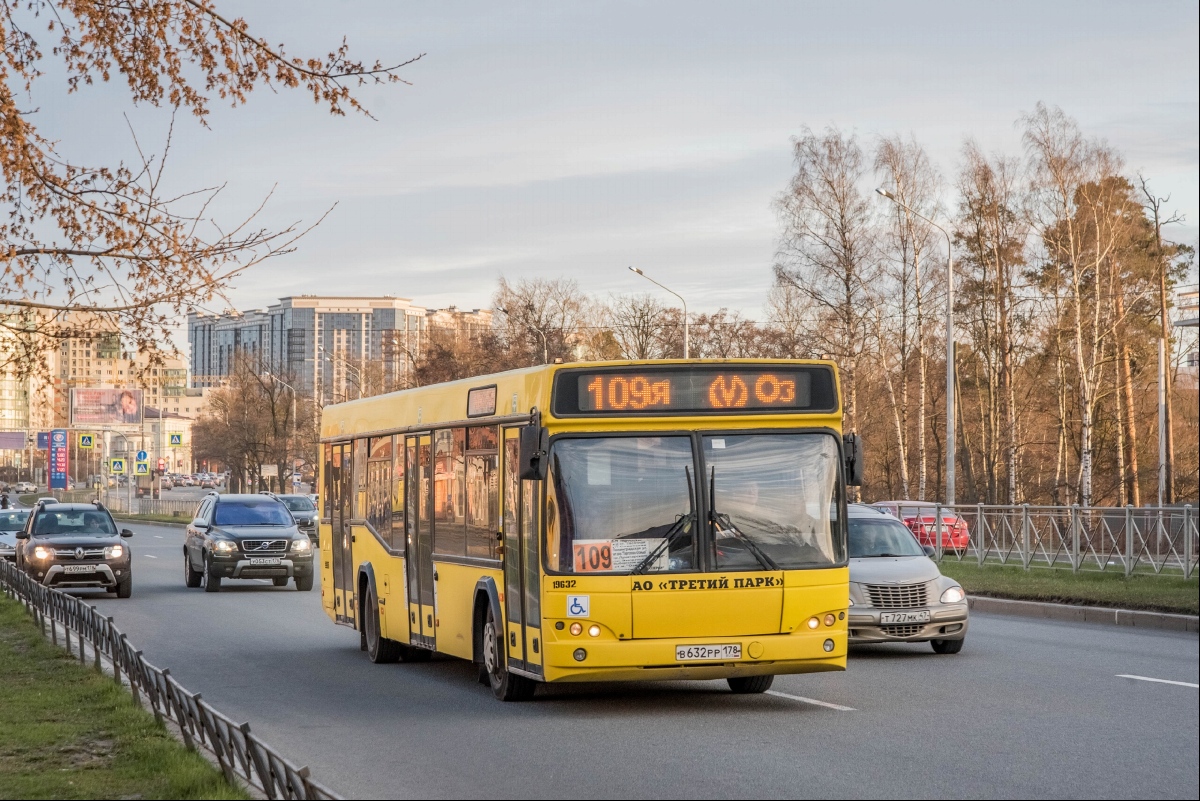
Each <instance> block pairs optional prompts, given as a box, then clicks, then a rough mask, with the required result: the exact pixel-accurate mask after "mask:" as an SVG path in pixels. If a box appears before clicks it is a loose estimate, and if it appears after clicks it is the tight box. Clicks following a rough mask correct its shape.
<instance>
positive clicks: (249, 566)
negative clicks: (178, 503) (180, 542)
mask: <svg viewBox="0 0 1200 801" xmlns="http://www.w3.org/2000/svg"><path fill="white" fill-rule="evenodd" d="M183 579H184V583H185V584H186V585H187V586H189V587H201V586H203V587H204V589H205V590H206V591H207V592H219V591H220V589H221V582H222V581H224V580H225V579H271V581H272V583H273V584H274V585H275V586H276V587H285V586H287V583H288V581H289V580H293V581H295V583H296V589H297V590H301V591H308V590H311V589H312V586H313V545H312V541H311V540H310V539H309V538H308V535H307V534H305V533H304V532H302V531H300V529H299V527H298V526H297V525H296V521H295V519H294V518H293V517H292V513H291V512H289V511H288V508H287V507H286V506H284V505H283V503H282V502H281V501H280V500H279V499H278V498H275V497H274V496H271V495H222V494H220V493H217V492H210V493H209V494H208V495H207V496H206V497H205V498H204V500H203V501H201V502H200V507H199V509H197V511H196V518H195V519H194V520H193V521H192V522H191V524H190V525H188V527H187V538H186V541H185V542H184V546H183Z"/></svg>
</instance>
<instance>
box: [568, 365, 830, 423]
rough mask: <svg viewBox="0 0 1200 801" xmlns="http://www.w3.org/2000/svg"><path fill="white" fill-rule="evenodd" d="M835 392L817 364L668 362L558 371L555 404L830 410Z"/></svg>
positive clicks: (680, 410) (588, 409)
mask: <svg viewBox="0 0 1200 801" xmlns="http://www.w3.org/2000/svg"><path fill="white" fill-rule="evenodd" d="M833 398H834V395H833V378H832V374H831V373H830V371H829V370H827V369H826V368H823V367H818V366H813V367H793V366H783V365H781V366H779V367H772V366H771V365H763V367H762V369H746V367H745V366H730V367H729V368H723V367H721V366H712V367H710V366H707V365H706V366H702V367H676V366H666V367H662V368H654V367H646V368H641V369H638V370H629V371H622V370H602V371H601V370H597V371H580V372H574V371H572V372H571V373H570V374H568V375H560V377H559V380H558V381H557V382H556V387H555V401H554V404H553V407H554V412H555V414H558V415H564V414H565V415H580V414H588V415H592V414H599V415H621V414H685V413H689V412H690V413H701V414H720V413H738V412H766V411H785V412H787V411H832V410H833V409H835V408H836V403H834V400H833Z"/></svg>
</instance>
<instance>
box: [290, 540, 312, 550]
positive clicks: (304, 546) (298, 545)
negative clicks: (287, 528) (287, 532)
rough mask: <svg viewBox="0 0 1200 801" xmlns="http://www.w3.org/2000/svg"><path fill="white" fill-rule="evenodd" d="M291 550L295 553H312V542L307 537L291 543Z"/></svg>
mask: <svg viewBox="0 0 1200 801" xmlns="http://www.w3.org/2000/svg"><path fill="white" fill-rule="evenodd" d="M292 550H293V551H295V552H296V553H312V542H310V541H309V539H308V537H303V538H301V539H298V540H293V541H292Z"/></svg>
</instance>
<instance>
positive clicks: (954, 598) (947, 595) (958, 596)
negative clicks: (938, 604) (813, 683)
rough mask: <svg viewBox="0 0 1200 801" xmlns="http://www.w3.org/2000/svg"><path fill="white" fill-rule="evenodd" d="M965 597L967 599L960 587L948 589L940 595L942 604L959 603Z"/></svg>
mask: <svg viewBox="0 0 1200 801" xmlns="http://www.w3.org/2000/svg"><path fill="white" fill-rule="evenodd" d="M966 597H967V594H966V593H965V592H963V588H962V587H951V588H950V589H948V590H946V591H945V592H943V593H942V603H944V604H956V603H958V602H960V601H961V600H962V599H963V598H966Z"/></svg>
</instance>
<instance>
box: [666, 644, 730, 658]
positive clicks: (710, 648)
mask: <svg viewBox="0 0 1200 801" xmlns="http://www.w3.org/2000/svg"><path fill="white" fill-rule="evenodd" d="M741 658H742V646H741V644H740V643H726V644H723V645H676V646H675V661H676V662H709V661H712V660H714V659H741Z"/></svg>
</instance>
